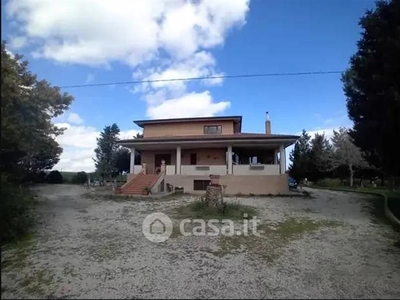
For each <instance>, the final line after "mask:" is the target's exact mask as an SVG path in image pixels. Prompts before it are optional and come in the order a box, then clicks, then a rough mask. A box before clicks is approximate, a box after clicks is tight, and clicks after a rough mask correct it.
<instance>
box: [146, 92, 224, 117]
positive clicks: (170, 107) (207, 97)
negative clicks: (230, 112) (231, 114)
mask: <svg viewBox="0 0 400 300" xmlns="http://www.w3.org/2000/svg"><path fill="white" fill-rule="evenodd" d="M229 106H230V102H228V101H221V102H218V103H213V102H212V98H211V94H210V92H209V91H205V92H202V93H190V94H186V95H184V96H182V97H180V98H175V99H170V100H166V101H164V102H162V103H161V104H159V105H156V106H152V107H150V108H149V109H148V111H147V113H148V115H149V117H151V118H155V119H158V118H160V119H167V118H179V117H204V116H210V115H215V114H217V113H219V112H221V111H224V110H225V109H227V108H228V107H229Z"/></svg>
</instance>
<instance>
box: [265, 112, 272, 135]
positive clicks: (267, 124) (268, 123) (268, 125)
mask: <svg viewBox="0 0 400 300" xmlns="http://www.w3.org/2000/svg"><path fill="white" fill-rule="evenodd" d="M265 133H266V134H271V121H270V120H269V113H268V112H267V116H266V120H265Z"/></svg>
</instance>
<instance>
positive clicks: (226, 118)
mask: <svg viewBox="0 0 400 300" xmlns="http://www.w3.org/2000/svg"><path fill="white" fill-rule="evenodd" d="M205 121H233V122H235V123H240V127H241V124H242V116H222V117H199V118H176V119H156V120H138V121H133V122H134V123H135V124H136V125H138V126H139V127H142V128H143V126H144V125H148V124H166V123H183V122H205Z"/></svg>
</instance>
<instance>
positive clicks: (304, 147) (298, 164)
mask: <svg viewBox="0 0 400 300" xmlns="http://www.w3.org/2000/svg"><path fill="white" fill-rule="evenodd" d="M310 138H311V137H310V135H309V134H308V133H307V132H306V131H305V130H304V129H303V132H302V134H301V136H300V138H299V139H298V140H297V141H296V144H295V145H294V149H293V150H292V152H291V153H290V155H289V159H290V160H291V162H292V165H291V166H290V167H289V174H290V176H292V177H293V178H294V179H296V180H301V179H304V178H307V177H308V168H309V154H310Z"/></svg>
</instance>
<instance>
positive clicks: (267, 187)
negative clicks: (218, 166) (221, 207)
mask: <svg viewBox="0 0 400 300" xmlns="http://www.w3.org/2000/svg"><path fill="white" fill-rule="evenodd" d="M193 180H209V177H208V176H201V175H199V176H188V175H186V176H183V175H166V176H165V183H169V184H172V185H173V186H182V187H184V190H185V192H189V193H197V192H198V193H204V191H193ZM220 184H221V185H224V184H226V189H225V193H226V194H239V193H241V194H255V195H260V194H283V193H287V192H289V186H288V178H287V175H286V174H283V175H260V176H252V175H243V176H239V175H225V176H221V177H220Z"/></svg>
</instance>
